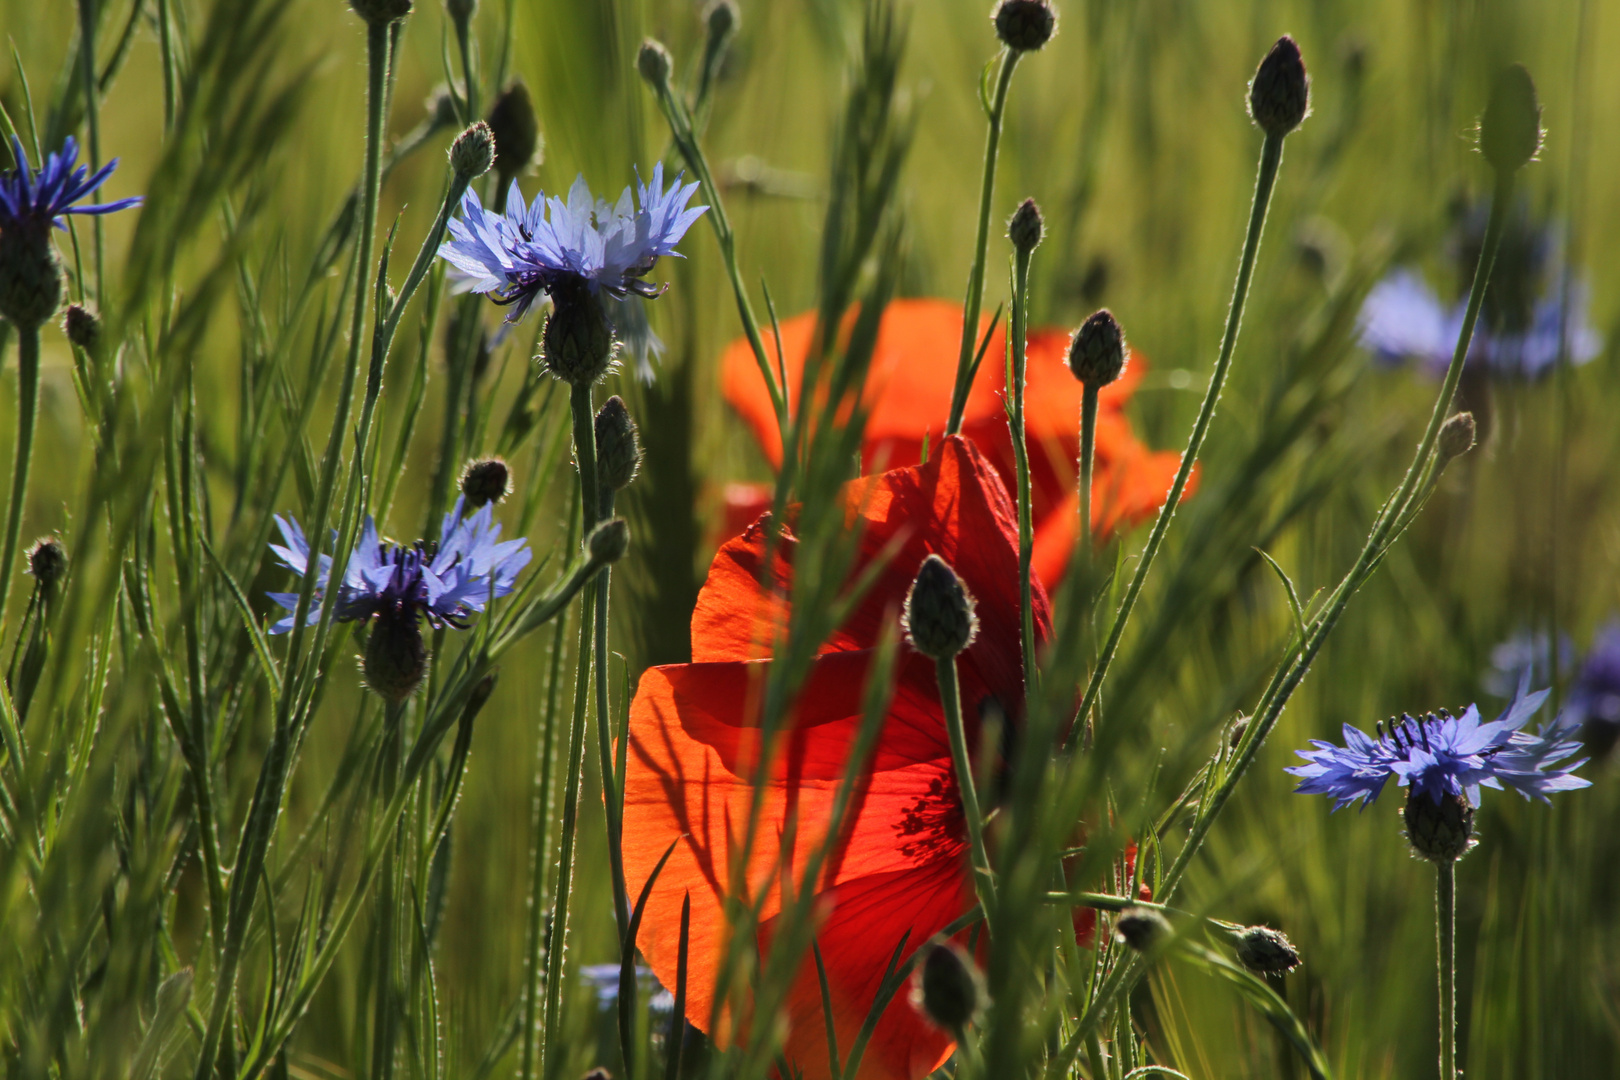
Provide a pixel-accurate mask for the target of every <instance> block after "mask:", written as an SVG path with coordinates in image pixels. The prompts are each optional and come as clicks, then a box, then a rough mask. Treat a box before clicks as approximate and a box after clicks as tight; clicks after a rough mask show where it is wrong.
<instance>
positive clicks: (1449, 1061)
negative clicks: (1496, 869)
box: [1434, 859, 1457, 1080]
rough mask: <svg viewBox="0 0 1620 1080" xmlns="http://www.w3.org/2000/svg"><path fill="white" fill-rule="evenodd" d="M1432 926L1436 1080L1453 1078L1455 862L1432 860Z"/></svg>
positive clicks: (1455, 949)
mask: <svg viewBox="0 0 1620 1080" xmlns="http://www.w3.org/2000/svg"><path fill="white" fill-rule="evenodd" d="M1434 928H1435V938H1436V948H1437V949H1438V956H1439V963H1438V966H1437V972H1438V974H1439V977H1440V1080H1457V864H1456V863H1455V862H1452V861H1451V860H1449V859H1445V860H1442V861H1440V862H1437V863H1435V885H1434Z"/></svg>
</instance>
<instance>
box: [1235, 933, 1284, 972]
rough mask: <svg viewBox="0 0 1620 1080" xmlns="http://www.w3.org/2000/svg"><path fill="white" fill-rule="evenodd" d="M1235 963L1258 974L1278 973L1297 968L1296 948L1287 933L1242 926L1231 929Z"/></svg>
mask: <svg viewBox="0 0 1620 1080" xmlns="http://www.w3.org/2000/svg"><path fill="white" fill-rule="evenodd" d="M1232 937H1233V938H1234V939H1235V940H1236V942H1237V958H1238V963H1240V964H1242V965H1243V966H1244V967H1246V968H1248V969H1249V970H1250V971H1254V972H1258V973H1260V974H1262V975H1281V974H1284V973H1286V972H1289V971H1293V970H1294V969H1295V968H1297V967H1299V950H1298V949H1296V948H1294V943H1293V942H1291V941H1289V940H1288V935H1286V934H1284V933H1283V932H1282V931H1281V930H1273V929H1271V928H1270V927H1269V926H1246V927H1244V928H1243V929H1242V930H1238V931H1235V932H1234V933H1233V935H1232Z"/></svg>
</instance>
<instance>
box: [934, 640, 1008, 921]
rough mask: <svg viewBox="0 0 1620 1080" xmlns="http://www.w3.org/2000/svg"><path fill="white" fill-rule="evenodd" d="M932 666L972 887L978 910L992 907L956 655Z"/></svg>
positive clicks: (991, 883) (987, 859) (992, 882)
mask: <svg viewBox="0 0 1620 1080" xmlns="http://www.w3.org/2000/svg"><path fill="white" fill-rule="evenodd" d="M934 666H935V668H936V669H937V672H938V675H939V701H940V705H941V706H943V708H944V710H945V729H946V731H947V732H948V733H949V734H950V738H951V764H952V765H953V766H954V767H955V769H956V787H957V790H958V791H959V792H960V793H961V795H962V815H963V816H964V817H966V818H967V829H968V840H969V842H970V844H971V845H972V857H973V891H974V893H975V894H977V896H978V898H979V907H980V909H981V910H983V911H994V910H995V895H996V887H995V880H994V879H993V878H992V877H991V874H990V856H989V855H988V854H987V853H986V851H985V847H984V815H983V814H982V813H981V812H980V810H979V792H978V789H977V788H976V787H975V785H974V782H973V762H972V760H971V759H970V758H969V757H968V745H967V729H966V728H965V727H964V726H963V724H962V695H961V692H960V690H959V689H958V687H957V682H956V658H955V657H946V658H944V659H942V660H936V661H934ZM986 925H987V926H988V925H989V924H988V923H986Z"/></svg>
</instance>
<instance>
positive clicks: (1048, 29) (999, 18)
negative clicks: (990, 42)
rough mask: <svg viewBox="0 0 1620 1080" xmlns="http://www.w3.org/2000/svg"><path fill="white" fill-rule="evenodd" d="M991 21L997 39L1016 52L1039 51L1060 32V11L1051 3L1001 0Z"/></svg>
mask: <svg viewBox="0 0 1620 1080" xmlns="http://www.w3.org/2000/svg"><path fill="white" fill-rule="evenodd" d="M990 18H991V20H992V21H993V22H994V23H995V24H996V37H998V38H1000V39H1001V43H1002V44H1003V45H1005V46H1007V48H1009V49H1012V50H1014V51H1016V52H1035V51H1036V50H1038V49H1040V48H1041V47H1042V46H1044V45H1045V44H1046V43H1047V42H1048V41H1051V40H1052V35H1053V34H1055V33H1057V11H1056V9H1054V8H1053V7H1052V5H1051V3H1050V2H1049V0H1001V3H999V4H997V5H996V9H995V11H993V12H991V14H990Z"/></svg>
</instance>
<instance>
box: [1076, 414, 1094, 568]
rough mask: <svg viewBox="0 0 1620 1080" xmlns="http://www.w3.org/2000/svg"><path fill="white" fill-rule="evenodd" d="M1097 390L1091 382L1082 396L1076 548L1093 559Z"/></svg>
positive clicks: (1083, 556)
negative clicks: (1078, 511) (1092, 532)
mask: <svg viewBox="0 0 1620 1080" xmlns="http://www.w3.org/2000/svg"><path fill="white" fill-rule="evenodd" d="M1097 392H1098V388H1097V387H1095V386H1092V385H1091V384H1090V383H1087V384H1086V385H1085V389H1084V390H1083V391H1082V393H1081V396H1080V489H1079V494H1080V529H1079V531H1078V532H1077V533H1075V535H1076V536H1078V537H1079V538H1080V543H1079V544H1078V545H1077V548H1076V550H1078V551H1079V553H1080V555H1081V557H1082V558H1084V559H1086V560H1088V561H1089V560H1090V559H1091V549H1092V539H1091V470H1092V464H1093V461H1094V459H1095V458H1096V454H1097Z"/></svg>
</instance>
